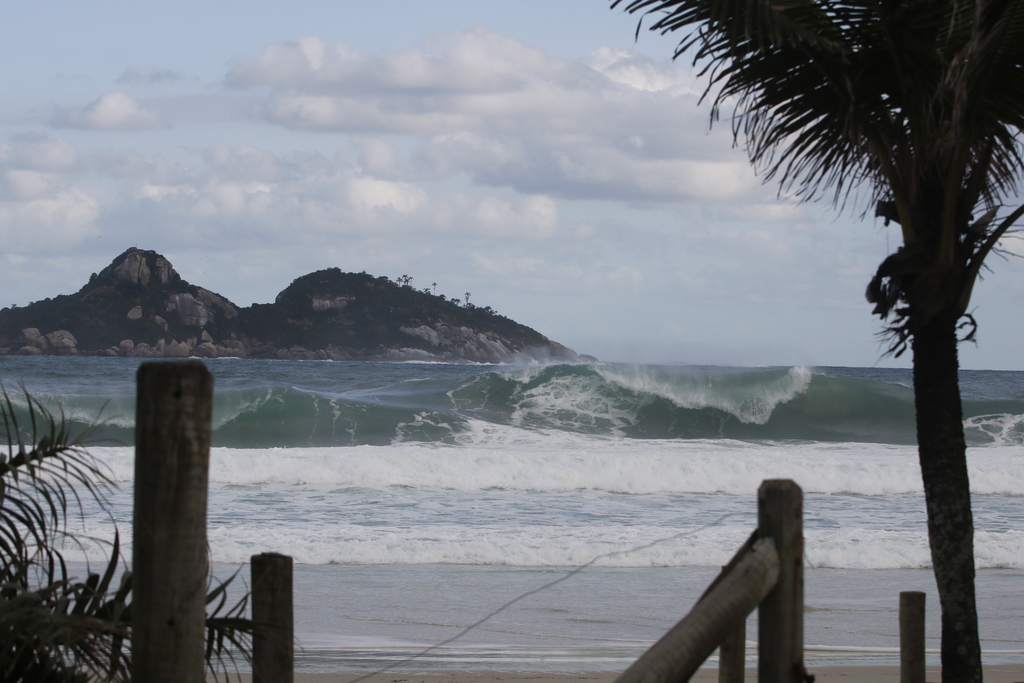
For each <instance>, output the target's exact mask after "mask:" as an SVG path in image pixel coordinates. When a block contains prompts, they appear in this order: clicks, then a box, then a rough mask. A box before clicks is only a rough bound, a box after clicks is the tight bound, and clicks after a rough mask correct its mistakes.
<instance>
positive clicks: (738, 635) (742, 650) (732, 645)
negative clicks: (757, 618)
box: [718, 618, 747, 683]
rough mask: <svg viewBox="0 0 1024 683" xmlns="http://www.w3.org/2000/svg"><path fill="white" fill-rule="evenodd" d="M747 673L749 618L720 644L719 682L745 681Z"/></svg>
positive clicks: (738, 625)
mask: <svg viewBox="0 0 1024 683" xmlns="http://www.w3.org/2000/svg"><path fill="white" fill-rule="evenodd" d="M746 675H747V620H746V619H745V618H744V619H743V620H742V621H740V622H738V623H737V624H736V627H735V628H733V630H732V631H731V632H730V633H729V635H727V636H726V637H725V640H723V641H722V644H721V645H719V646H718V683H743V680H744V678H745V677H746Z"/></svg>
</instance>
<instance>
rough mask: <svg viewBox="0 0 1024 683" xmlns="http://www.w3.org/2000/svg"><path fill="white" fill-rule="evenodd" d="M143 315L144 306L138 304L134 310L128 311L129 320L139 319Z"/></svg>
mask: <svg viewBox="0 0 1024 683" xmlns="http://www.w3.org/2000/svg"><path fill="white" fill-rule="evenodd" d="M141 317H142V306H136V307H135V308H133V309H132V310H130V311H128V319H129V320H138V319H139V318H141Z"/></svg>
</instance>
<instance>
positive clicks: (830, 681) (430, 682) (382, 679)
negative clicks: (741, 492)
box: [210, 664, 1024, 683]
mask: <svg viewBox="0 0 1024 683" xmlns="http://www.w3.org/2000/svg"><path fill="white" fill-rule="evenodd" d="M811 673H812V674H814V676H815V682H816V683H840V682H841V683H869V682H873V681H885V682H891V683H898V681H899V680H900V670H899V667H895V666H834V667H821V668H814V669H812V670H811ZM617 675H618V674H617V673H615V672H597V673H579V674H548V673H504V672H494V671H477V672H461V671H459V672H447V673H432V674H407V673H402V672H388V673H383V674H375V675H373V676H370V677H369V678H366V679H363V680H365V682H366V683H572V682H586V683H612V681H614V680H615V677H616V676H617ZM362 676H363V674H357V673H319V674H309V673H300V674H295V683H349V682H350V681H355V680H356V679H359V678H361V677H362ZM746 679H747V680H748V681H751V682H753V681H756V680H757V671H756V670H754V669H748V670H747V678H746ZM210 680H211V681H212V680H213V679H212V678H211V679H210ZM222 680H223V678H222ZM232 680H237V679H236V678H234V677H232ZM241 680H242V682H243V683H249V681H251V680H252V677H251V676H250V675H249V674H242V675H241ZM690 680H693V681H702V682H711V681H717V680H718V670H717V669H702V670H701V671H698V672H697V674H696V675H695V676H694V677H693V678H692V679H690ZM927 680H928V681H930V682H932V683H938V682H939V681H940V680H941V678H940V674H939V669H938V667H928V677H927ZM985 680H986V681H987V682H988V683H1020V682H1022V681H1024V664H1002V665H994V666H986V667H985Z"/></svg>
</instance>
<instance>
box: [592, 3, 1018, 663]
mask: <svg viewBox="0 0 1024 683" xmlns="http://www.w3.org/2000/svg"><path fill="white" fill-rule="evenodd" d="M620 5H621V6H623V7H624V8H625V10H626V11H628V12H630V13H639V15H640V16H641V22H643V21H644V19H649V20H650V24H649V28H650V29H651V30H654V31H660V32H662V33H672V32H678V33H679V34H680V35H681V36H682V38H681V41H680V43H679V45H678V47H677V49H676V53H675V57H684V56H685V57H687V58H689V59H691V60H692V61H693V64H694V65H695V66H696V67H697V68H699V69H700V70H701V73H702V75H704V76H706V77H707V78H708V82H709V83H710V85H709V86H708V89H707V91H706V92H705V95H704V97H705V99H710V101H711V104H712V109H711V111H712V120H713V121H714V120H717V119H718V117H719V114H720V112H721V111H722V110H728V111H731V122H732V129H733V133H734V136H735V139H736V140H737V142H739V141H742V143H743V144H744V145H745V148H746V150H747V152H748V155H749V157H750V159H751V161H752V163H753V164H754V165H755V168H756V169H757V170H758V171H759V172H760V173H762V174H763V176H764V178H765V179H766V180H767V179H774V180H776V181H778V182H779V183H780V188H781V189H782V190H784V191H791V192H794V193H795V194H796V195H797V196H799V197H801V198H802V199H805V200H806V199H813V198H821V197H825V198H828V199H831V200H832V201H833V202H834V203H835V204H836V205H837V206H840V207H843V206H845V205H846V204H847V201H848V200H850V199H851V197H853V198H854V199H858V200H859V199H864V198H867V199H868V201H869V203H868V206H873V207H874V209H875V214H876V215H877V216H881V217H882V218H884V219H885V221H886V223H888V222H889V221H894V222H896V223H898V224H899V226H900V228H901V230H902V237H903V239H902V245H901V246H900V247H899V248H898V249H897V250H896V252H895V253H893V254H891V255H890V256H888V258H886V259H885V260H884V261H883V262H882V263H881V264H880V266H879V267H878V270H877V272H876V274H875V276H874V277H873V278H872V279H871V281H870V283H869V284H868V287H867V299H868V301H869V302H870V303H871V304H873V305H874V312H875V313H876V314H878V315H879V316H880V317H881V318H882V319H883V320H886V321H887V326H886V328H885V335H886V336H887V338H888V342H889V346H888V350H889V352H890V353H893V354H895V355H897V356H899V355H900V354H902V353H903V352H904V351H905V350H906V349H907V348H908V347H909V348H911V349H912V350H913V363H914V389H915V403H916V411H917V431H918V447H919V454H920V462H921V469H922V479H923V481H924V489H925V499H926V504H927V510H928V531H929V542H930V545H931V550H932V563H933V566H934V569H935V574H936V580H937V584H938V588H939V598H940V602H941V606H942V613H943V616H942V666H943V680H956V681H980V680H981V675H982V674H981V652H980V647H979V643H978V635H977V616H976V609H975V600H974V558H973V533H974V532H973V521H972V518H971V508H970V490H969V484H968V478H967V465H966V447H965V444H964V436H963V426H962V412H961V406H960V393H959V385H958V377H957V370H958V360H957V343H958V341H961V340H963V339H973V338H974V335H975V331H976V324H975V321H974V318H973V316H971V313H970V301H971V294H972V292H973V289H974V286H975V283H976V282H977V281H978V279H979V278H980V276H981V274H982V269H983V267H984V266H985V260H986V258H987V257H988V256H989V255H990V254H992V253H994V252H996V253H999V252H1001V249H1000V243H1001V242H1000V240H1002V239H1003V238H1005V237H1007V233H1008V232H1009V231H1010V230H1011V229H1012V228H1013V226H1014V225H1015V223H1016V222H1017V220H1018V219H1019V218H1021V216H1022V215H1024V206H1020V207H1014V206H1013V200H1014V198H1015V196H1016V193H1017V191H1018V187H1019V182H1020V178H1021V175H1022V170H1024V157H1022V144H1021V143H1022V139H1021V131H1022V130H1024V2H1022V1H1020V0H973V1H972V0H909V1H908V0H874V1H872V0H857V1H848V0H839V1H835V0H744V1H743V2H737V1H735V0H732V1H731V0H632V1H629V0H614V1H613V2H612V3H611V6H612V7H613V8H614V7H616V6H620ZM640 28H641V27H640V26H638V27H637V31H638V32H639V30H640ZM1008 203H1009V204H1010V205H1009V206H1007V204H1008Z"/></svg>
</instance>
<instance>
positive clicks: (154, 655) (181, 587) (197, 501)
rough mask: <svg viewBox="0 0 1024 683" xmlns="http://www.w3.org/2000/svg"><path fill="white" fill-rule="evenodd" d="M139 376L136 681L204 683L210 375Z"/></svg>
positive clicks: (190, 370) (172, 365)
mask: <svg viewBox="0 0 1024 683" xmlns="http://www.w3.org/2000/svg"><path fill="white" fill-rule="evenodd" d="M137 380H138V394H137V401H136V407H135V513H134V520H133V534H134V543H133V546H134V548H133V558H132V570H133V579H132V580H133V584H132V593H133V598H132V680H134V681H145V682H146V683H204V682H205V671H204V669H205V666H204V645H205V619H206V616H205V609H206V580H207V569H208V560H207V545H206V496H207V486H208V476H209V468H210V423H211V415H212V411H213V377H212V376H211V375H210V373H209V371H208V370H207V369H206V367H205V366H204V365H203V364H202V363H200V362H199V361H184V362H160V363H143V364H142V366H141V367H140V368H139V372H138V376H137Z"/></svg>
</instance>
